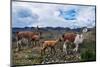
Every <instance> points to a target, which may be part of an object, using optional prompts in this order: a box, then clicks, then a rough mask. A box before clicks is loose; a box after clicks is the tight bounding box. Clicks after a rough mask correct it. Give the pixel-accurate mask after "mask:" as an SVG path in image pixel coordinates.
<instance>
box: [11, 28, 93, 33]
mask: <svg viewBox="0 0 100 67" xmlns="http://www.w3.org/2000/svg"><path fill="white" fill-rule="evenodd" d="M38 29H39V31H46V32H48V31H55V30H56V31H61V30H64V31H76V32H80V30H81V29H82V28H76V29H70V28H68V27H66V28H63V27H42V28H38ZM92 29H94V28H88V30H89V31H90V30H92ZM36 30H37V28H36V27H24V28H12V32H19V31H36Z"/></svg>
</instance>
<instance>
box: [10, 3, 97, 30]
mask: <svg viewBox="0 0 100 67" xmlns="http://www.w3.org/2000/svg"><path fill="white" fill-rule="evenodd" d="M27 26H28V27H36V26H39V27H69V28H78V27H84V26H86V27H89V28H91V27H94V26H95V6H79V5H60V4H43V3H30V2H13V3H12V27H27Z"/></svg>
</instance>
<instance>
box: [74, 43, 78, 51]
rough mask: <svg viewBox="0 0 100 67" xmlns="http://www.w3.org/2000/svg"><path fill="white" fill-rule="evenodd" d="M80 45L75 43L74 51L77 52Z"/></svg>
mask: <svg viewBox="0 0 100 67" xmlns="http://www.w3.org/2000/svg"><path fill="white" fill-rule="evenodd" d="M78 47H79V45H78V44H75V48H74V49H73V51H75V52H77V51H78Z"/></svg>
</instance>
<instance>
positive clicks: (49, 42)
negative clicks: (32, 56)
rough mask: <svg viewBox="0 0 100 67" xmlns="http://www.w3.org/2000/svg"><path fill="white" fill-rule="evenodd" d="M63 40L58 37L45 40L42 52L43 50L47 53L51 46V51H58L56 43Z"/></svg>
mask: <svg viewBox="0 0 100 67" xmlns="http://www.w3.org/2000/svg"><path fill="white" fill-rule="evenodd" d="M59 41H61V40H60V39H57V40H46V41H44V42H43V44H42V49H41V54H42V52H43V54H45V50H46V49H47V48H48V47H50V48H51V52H52V49H53V50H54V53H55V52H56V51H55V45H57V43H58V42H59Z"/></svg>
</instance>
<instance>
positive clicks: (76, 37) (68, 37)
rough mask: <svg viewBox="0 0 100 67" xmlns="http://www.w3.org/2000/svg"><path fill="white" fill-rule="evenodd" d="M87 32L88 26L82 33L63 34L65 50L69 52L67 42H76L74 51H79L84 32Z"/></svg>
mask: <svg viewBox="0 0 100 67" xmlns="http://www.w3.org/2000/svg"><path fill="white" fill-rule="evenodd" d="M85 32H87V28H83V30H82V33H80V34H78V33H77V34H76V33H67V34H64V35H63V36H62V38H63V39H64V44H63V52H65V53H66V54H67V52H68V51H66V50H67V45H68V44H67V43H68V42H71V43H74V44H75V48H74V49H73V51H74V52H77V51H78V48H79V44H81V43H82V42H83V40H84V33H85Z"/></svg>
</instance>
